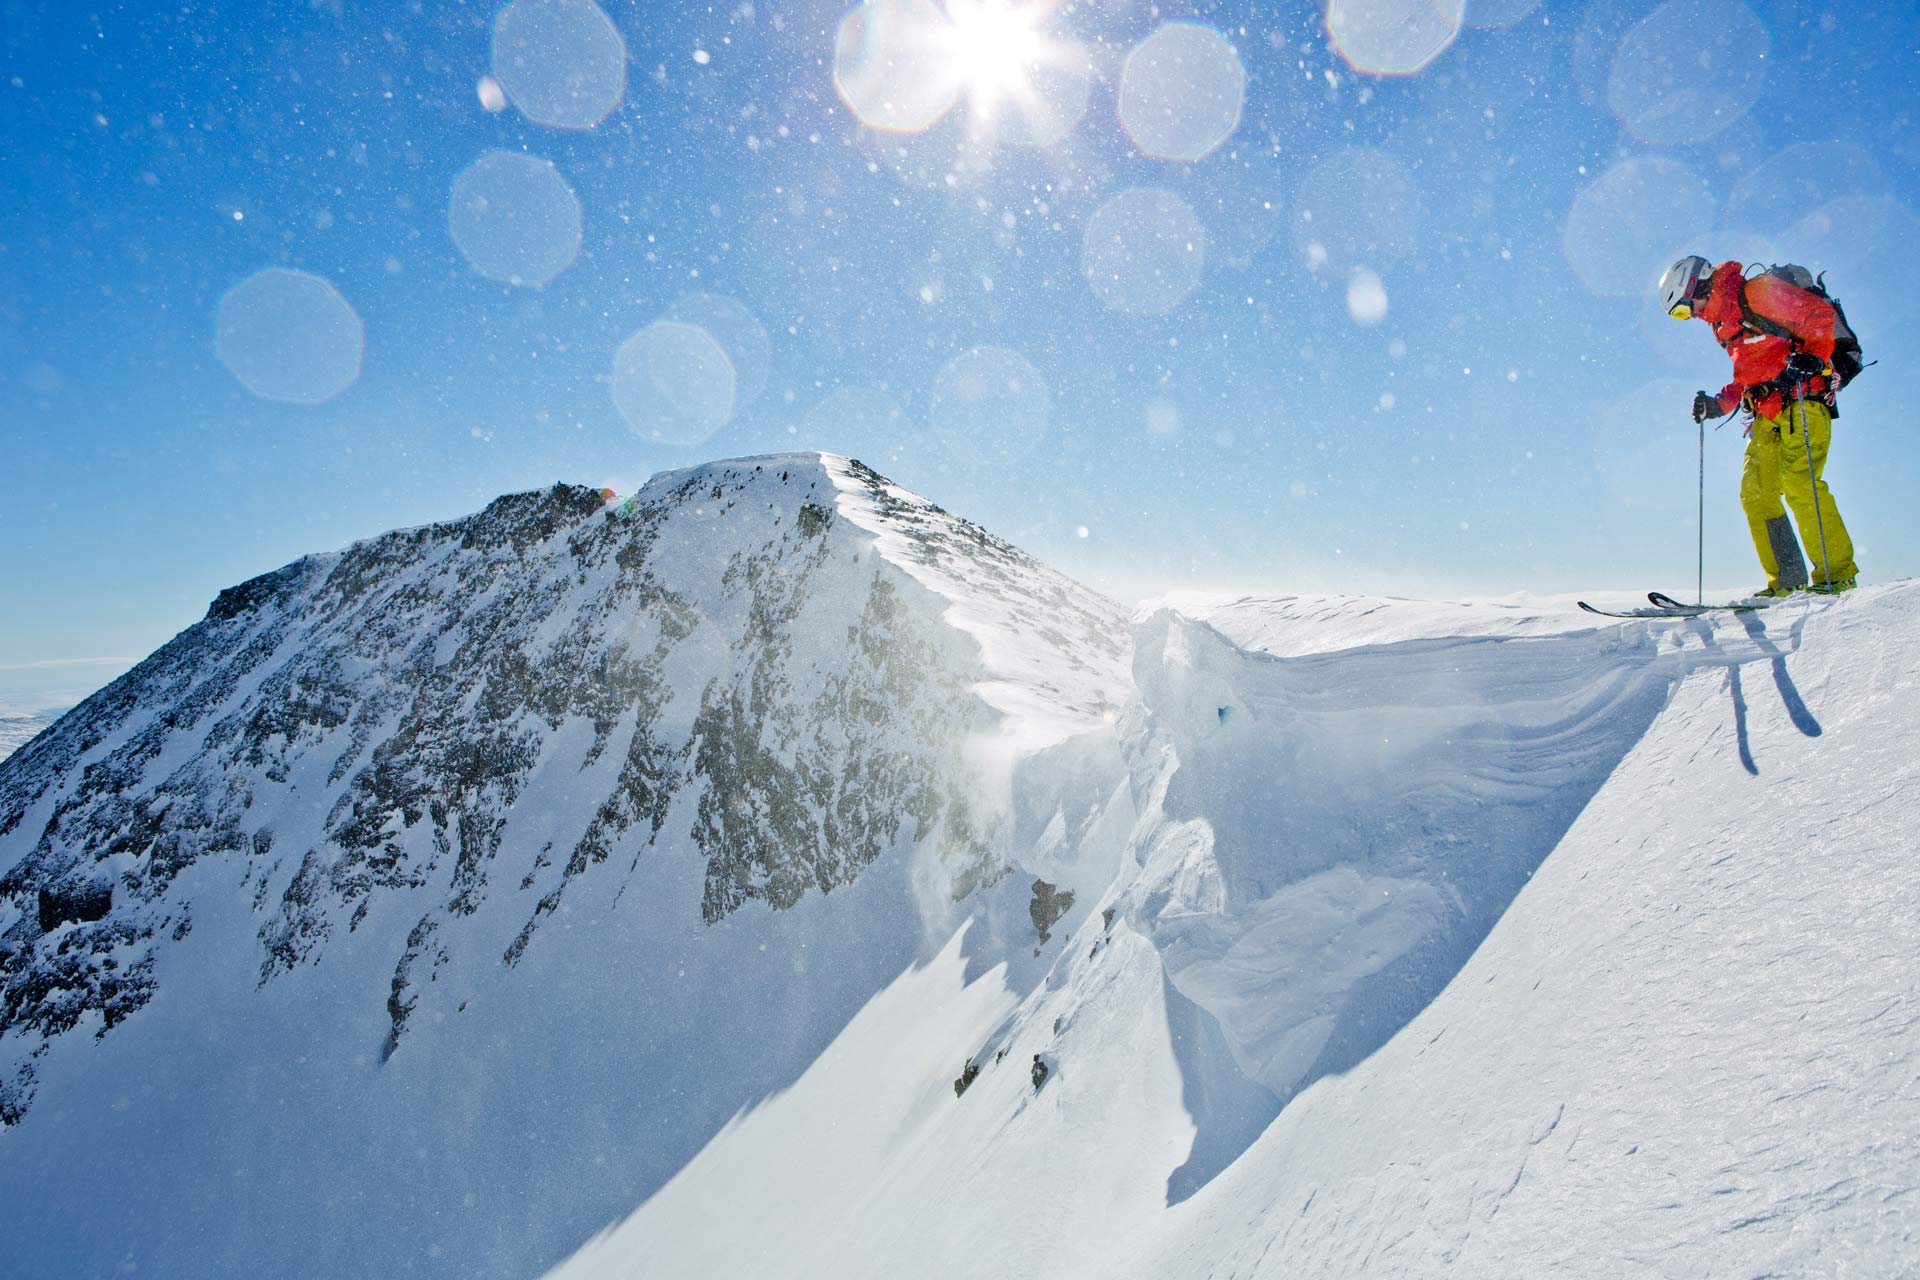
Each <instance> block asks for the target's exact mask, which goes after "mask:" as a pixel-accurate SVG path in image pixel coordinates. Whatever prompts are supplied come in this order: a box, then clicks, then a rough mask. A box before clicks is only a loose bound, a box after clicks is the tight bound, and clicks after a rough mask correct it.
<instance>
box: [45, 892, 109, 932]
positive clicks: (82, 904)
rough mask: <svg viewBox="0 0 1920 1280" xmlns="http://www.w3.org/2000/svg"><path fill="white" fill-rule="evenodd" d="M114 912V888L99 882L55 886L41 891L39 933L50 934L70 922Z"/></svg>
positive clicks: (97, 917)
mask: <svg viewBox="0 0 1920 1280" xmlns="http://www.w3.org/2000/svg"><path fill="white" fill-rule="evenodd" d="M112 909H113V886H112V885H111V884H108V883H106V882H105V881H100V880H90V881H86V882H83V883H80V884H65V885H54V886H51V887H48V888H44V889H42V890H40V932H42V933H52V932H53V931H54V930H55V929H58V928H59V927H60V926H61V925H63V924H67V923H69V922H81V923H85V922H88V921H93V920H100V919H104V918H105V917H106V914H107V912H108V911H110V910H112Z"/></svg>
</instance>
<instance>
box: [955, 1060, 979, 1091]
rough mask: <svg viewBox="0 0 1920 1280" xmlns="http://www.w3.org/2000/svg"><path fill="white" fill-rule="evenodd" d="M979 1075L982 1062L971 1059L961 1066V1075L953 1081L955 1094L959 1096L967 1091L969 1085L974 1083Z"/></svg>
mask: <svg viewBox="0 0 1920 1280" xmlns="http://www.w3.org/2000/svg"><path fill="white" fill-rule="evenodd" d="M979 1075H980V1064H979V1063H977V1062H974V1061H972V1060H969V1061H968V1062H967V1064H966V1065H965V1066H964V1067H962V1068H960V1075H959V1077H958V1078H956V1079H955V1080H954V1082H953V1096H954V1097H956V1098H957V1097H959V1096H960V1095H961V1094H963V1093H965V1092H966V1091H967V1086H968V1085H970V1084H972V1083H973V1082H974V1080H975V1079H976V1078H977V1077H978V1076H979Z"/></svg>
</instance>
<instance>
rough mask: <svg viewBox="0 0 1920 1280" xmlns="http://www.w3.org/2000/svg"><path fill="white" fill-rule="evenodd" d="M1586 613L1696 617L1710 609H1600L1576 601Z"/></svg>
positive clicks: (1639, 616)
mask: <svg viewBox="0 0 1920 1280" xmlns="http://www.w3.org/2000/svg"><path fill="white" fill-rule="evenodd" d="M1575 603H1577V604H1578V605H1579V606H1580V607H1581V608H1582V609H1585V610H1586V611H1587V612H1588V613H1597V614H1599V615H1600V616H1601V617H1603V618H1697V617H1699V616H1700V615H1701V614H1703V613H1709V612H1711V610H1709V609H1703V608H1701V607H1700V606H1698V605H1690V604H1689V605H1681V606H1680V607H1678V608H1662V607H1658V606H1653V605H1649V606H1647V607H1646V608H1643V609H1602V608H1601V607H1600V606H1599V605H1594V604H1588V603H1587V602H1586V601H1585V600H1579V601H1576V602H1575Z"/></svg>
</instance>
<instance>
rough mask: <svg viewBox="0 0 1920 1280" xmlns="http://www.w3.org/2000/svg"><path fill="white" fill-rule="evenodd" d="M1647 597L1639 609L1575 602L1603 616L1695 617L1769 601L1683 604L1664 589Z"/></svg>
mask: <svg viewBox="0 0 1920 1280" xmlns="http://www.w3.org/2000/svg"><path fill="white" fill-rule="evenodd" d="M1647 599H1648V600H1649V601H1650V602H1651V603H1649V604H1648V605H1647V606H1646V607H1645V608H1640V609H1602V608H1600V607H1599V606H1598V605H1591V604H1588V603H1587V602H1586V601H1585V600H1581V601H1577V602H1576V603H1578V604H1579V606H1580V607H1581V608H1582V609H1585V610H1586V611H1587V612H1588V613H1597V614H1599V615H1600V616H1601V617H1603V618H1697V617H1699V616H1700V615H1701V614H1703V613H1751V612H1753V611H1754V610H1756V609H1764V608H1766V607H1767V605H1768V604H1769V603H1771V602H1770V601H1765V600H1735V601H1730V602H1728V603H1726V604H1685V603H1683V602H1681V601H1679V600H1675V599H1674V598H1673V597H1672V596H1670V595H1668V594H1667V593H1666V592H1664V591H1649V592H1647Z"/></svg>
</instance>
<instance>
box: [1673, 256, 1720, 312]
mask: <svg viewBox="0 0 1920 1280" xmlns="http://www.w3.org/2000/svg"><path fill="white" fill-rule="evenodd" d="M1712 276H1713V264H1712V263H1711V262H1708V261H1707V260H1706V259H1705V258H1702V257H1699V256H1698V255H1695V254H1689V255H1688V256H1686V257H1684V258H1682V259H1680V261H1678V262H1676V263H1674V264H1673V265H1672V266H1670V267H1668V268H1667V274H1665V275H1663V276H1661V277H1660V305H1661V306H1662V307H1664V308H1666V312H1667V314H1668V315H1670V316H1672V317H1673V318H1674V319H1675V320H1687V319H1690V318H1692V316H1693V306H1694V302H1695V301H1696V299H1697V297H1698V295H1699V293H1700V286H1701V282H1702V281H1705V280H1708V279H1710V278H1711V277H1712Z"/></svg>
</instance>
